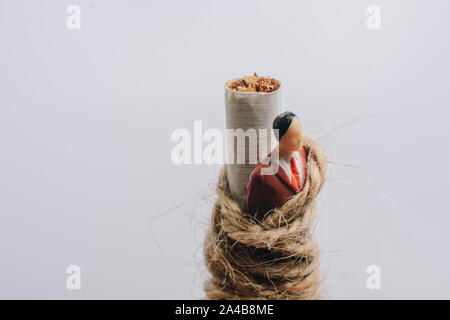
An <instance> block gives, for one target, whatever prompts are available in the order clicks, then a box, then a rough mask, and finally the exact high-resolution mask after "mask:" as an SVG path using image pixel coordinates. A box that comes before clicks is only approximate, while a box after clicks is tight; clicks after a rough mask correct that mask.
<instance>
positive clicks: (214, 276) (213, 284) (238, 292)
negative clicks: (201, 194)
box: [204, 136, 327, 300]
mask: <svg viewBox="0 0 450 320" xmlns="http://www.w3.org/2000/svg"><path fill="white" fill-rule="evenodd" d="M303 139H304V146H305V149H306V150H307V153H308V156H307V170H308V176H307V179H306V182H305V185H304V187H303V190H302V191H301V192H300V193H299V194H297V195H295V196H294V197H292V198H291V199H290V200H289V201H287V202H286V203H285V204H284V205H283V206H282V207H280V208H277V209H274V210H273V211H271V212H270V213H269V214H266V216H265V218H264V219H263V220H262V221H257V220H255V219H254V218H252V217H250V216H249V215H248V214H246V213H244V212H243V211H242V210H241V209H240V207H239V205H238V204H237V203H236V202H235V201H234V200H233V199H232V198H231V195H230V189H229V184H228V177H227V166H226V165H225V166H224V167H223V168H222V170H221V173H220V176H219V181H218V184H217V195H218V199H217V201H216V203H215V206H214V209H213V214H212V220H211V225H210V228H209V231H208V233H207V236H206V240H205V246H204V253H205V261H206V264H207V268H208V270H209V271H210V273H211V277H210V279H208V280H207V281H206V282H205V286H204V288H205V292H206V294H207V296H208V298H210V299H270V300H275V299H321V298H322V295H321V292H320V289H319V285H320V280H321V276H320V271H319V258H320V251H319V247H318V245H317V243H316V242H315V241H314V240H313V238H312V234H311V227H312V224H313V222H314V218H315V215H316V203H315V198H316V196H317V194H318V193H319V191H320V189H321V187H322V185H323V183H324V182H325V177H326V170H327V169H326V160H325V157H324V155H323V152H322V150H321V148H320V147H319V145H318V144H317V143H316V142H315V141H314V140H312V139H311V138H309V137H305V136H304V137H303Z"/></svg>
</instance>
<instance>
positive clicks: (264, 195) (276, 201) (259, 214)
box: [245, 148, 307, 219]
mask: <svg viewBox="0 0 450 320" xmlns="http://www.w3.org/2000/svg"><path fill="white" fill-rule="evenodd" d="M299 154H300V159H301V163H302V168H301V169H303V176H304V177H305V179H304V181H306V176H307V169H306V156H307V154H306V151H305V148H301V149H300V150H299ZM270 166H271V160H270V154H269V155H268V158H267V159H265V161H262V162H260V163H259V164H258V165H257V166H256V167H255V169H253V171H252V173H251V174H250V180H249V183H248V185H247V199H246V201H245V207H246V211H247V212H248V213H250V214H253V215H254V216H256V218H258V219H262V218H263V217H264V215H265V214H266V213H267V212H268V211H270V210H272V209H275V208H279V207H281V206H282V205H283V204H284V203H285V202H286V201H288V200H289V199H290V198H291V197H292V196H294V195H295V194H297V193H299V192H300V191H301V190H302V189H303V185H304V183H303V185H302V186H300V189H299V190H297V189H296V188H295V187H294V186H293V185H292V184H291V182H290V180H289V177H288V175H287V174H286V173H285V172H284V170H283V169H282V168H281V167H279V168H278V172H277V173H276V174H273V175H262V174H261V168H264V167H266V168H268V167H270ZM299 170H300V168H299Z"/></svg>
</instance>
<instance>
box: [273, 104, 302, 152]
mask: <svg viewBox="0 0 450 320" xmlns="http://www.w3.org/2000/svg"><path fill="white" fill-rule="evenodd" d="M273 129H274V130H278V136H277V135H275V136H276V137H277V139H278V142H279V143H278V146H279V150H280V155H285V154H291V153H292V152H294V151H298V150H300V148H301V146H302V124H301V123H300V119H299V118H298V117H297V116H296V115H295V114H294V113H292V112H289V111H286V112H283V113H282V114H280V115H278V116H277V117H276V118H275V120H274V121H273Z"/></svg>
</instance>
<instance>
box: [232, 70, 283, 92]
mask: <svg viewBox="0 0 450 320" xmlns="http://www.w3.org/2000/svg"><path fill="white" fill-rule="evenodd" d="M227 85H228V88H230V89H231V90H233V91H241V92H273V91H276V90H278V89H279V88H280V85H281V83H280V81H278V80H277V79H274V78H268V77H260V76H258V75H257V74H256V73H255V74H254V75H253V76H245V77H243V78H242V79H238V80H234V81H228V82H227Z"/></svg>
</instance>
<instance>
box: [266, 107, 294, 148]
mask: <svg viewBox="0 0 450 320" xmlns="http://www.w3.org/2000/svg"><path fill="white" fill-rule="evenodd" d="M294 118H297V116H296V115H295V114H294V113H293V112H290V111H285V112H283V113H281V114H279V115H278V116H277V117H276V118H275V120H273V125H272V127H273V130H278V136H277V135H275V137H276V138H277V140H278V141H280V140H281V137H282V136H284V134H285V133H286V131H288V129H289V126H290V125H291V123H292V120H294Z"/></svg>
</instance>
